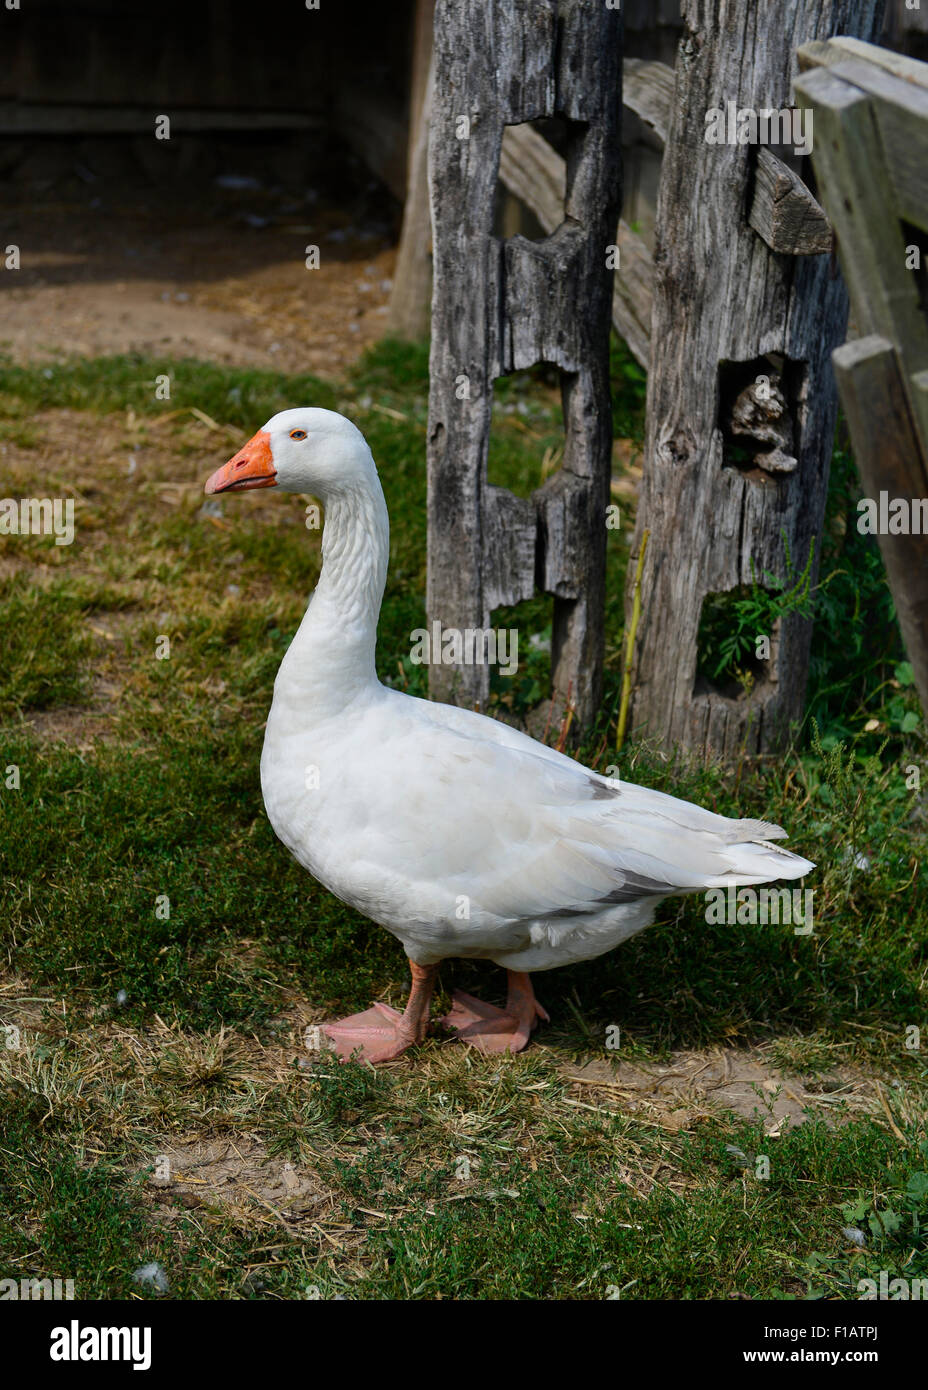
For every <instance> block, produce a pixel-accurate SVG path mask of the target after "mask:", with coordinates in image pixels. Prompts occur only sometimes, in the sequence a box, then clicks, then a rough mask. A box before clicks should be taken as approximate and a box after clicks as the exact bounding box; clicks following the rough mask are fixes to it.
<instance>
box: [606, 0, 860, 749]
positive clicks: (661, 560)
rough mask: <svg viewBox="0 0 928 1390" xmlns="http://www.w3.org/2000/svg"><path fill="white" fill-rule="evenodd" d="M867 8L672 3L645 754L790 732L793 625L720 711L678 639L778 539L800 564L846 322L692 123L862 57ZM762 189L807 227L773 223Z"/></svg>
mask: <svg viewBox="0 0 928 1390" xmlns="http://www.w3.org/2000/svg"><path fill="white" fill-rule="evenodd" d="M880 8H881V5H880V0H795V2H794V3H792V4H790V5H789V6H787V7H783V13H782V14H781V13H780V11H779V10H778V14H777V17H776V19H775V20H774V19H773V18H772V16H771V14H770V7H769V6H768V5H767V4H765V3H762V0H741V3H740V4H738V5H718V4H716V3H715V0H683V20H684V26H685V27H684V32H683V35H682V37H681V40H680V45H679V50H678V56H677V63H676V68H675V74H676V86H675V93H674V101H673V107H672V113H671V120H670V128H669V131H668V133H667V140H666V145H665V149H664V158H663V165H662V170H661V183H660V194H659V199H658V212H657V246H656V250H655V271H656V274H655V285H654V304H653V318H652V335H651V361H650V371H649V378H648V425H647V438H646V445H645V459H644V479H643V486H642V494H641V499H640V504H639V510H638V529H637V537H638V538H639V539H640V536H641V535H642V533H643V532H644V531H645V530H648V531H650V544H649V547H648V563H647V565H646V567H645V575H644V585H643V612H642V618H641V623H640V626H639V629H638V640H637V651H636V663H635V690H634V694H633V704H632V728H633V729H634V730H635V731H636V732H637V733H638V734H644V735H646V736H650V737H652V738H654V739H655V741H656V742H658V743H659V744H661V745H663V746H665V747H671V746H672V745H674V744H681V745H683V746H685V747H688V748H691V749H696V750H700V751H701V752H706V753H707V752H708V751H709V750H712V751H713V752H715V753H716V754H718V755H721V756H723V757H731V756H733V755H735V754H737V753H738V752H739V751H741V750H742V749H743V748H746V749H747V751H748V753H757V752H762V751H767V750H771V749H773V748H775V747H776V746H777V745H778V743H780V742H781V741H782V740H783V739H784V737H785V736H786V734H787V732H788V729H789V726H790V723H791V722H792V721H794V720H797V719H799V717H800V716H801V714H802V708H803V700H804V694H805V683H806V677H807V672H808V661H809V646H810V638H811V624H810V623H809V621H808V620H806V619H804V618H802V617H801V616H800V615H798V614H796V613H792V614H789V615H787V616H785V617H783V618H781V619H780V621H779V622H778V624H777V625H776V630H775V631H773V632H771V633H767V634H757V636H762V635H766V636H767V637H768V638H769V639H770V655H769V659H768V660H766V661H762V662H758V668H759V669H758V670H757V672H756V673H755V675H754V683H753V685H752V686H751V685H749V683H748V682H745V687H746V688H745V689H742V690H741V691H740V692H738V691H737V688H736V689H735V690H732V689H725V688H713V686H712V684H711V682H709V681H708V680H705V679H703V678H700V677H698V676H697V650H698V649H697V636H698V631H699V626H700V618H701V615H702V612H703V605H704V601H705V600H706V599H707V598H708V597H710V596H712V595H720V594H724V593H726V592H729V591H731V590H733V589H737V588H738V587H739V586H741V585H749V584H751V582H752V577H753V575H754V574H756V575H757V577H758V579H760V577H761V576H762V575H763V573H764V571H767V570H769V571H771V572H773V573H775V574H777V575H780V576H782V575H783V574H784V568H785V547H784V536H785V538H786V542H787V544H788V546H789V551H790V555H791V558H792V560H793V562H794V564H795V565H796V566H797V568H798V569H799V570H801V569H802V567H803V565H804V563H805V561H806V560H807V558H808V555H809V549H810V544H811V543H812V542H813V540H814V541H815V542H816V546H817V543H818V540H819V539H820V537H821V534H822V525H823V518H824V508H825V496H826V489H827V482H828V470H829V463H830V457H831V448H832V436H833V433H834V424H835V412H836V407H837V396H836V391H835V386H834V377H833V375H832V370H831V361H830V358H831V351H832V349H833V348H834V347H835V346H836V345H837V344H838V343H840V342H841V341H842V340H843V338H844V333H845V325H846V320H847V295H846V291H845V288H844V285H843V283H842V282H841V280H840V279H839V278H838V277H836V275H835V270H834V267H833V265H832V264H831V258H830V256H828V255H825V254H809V252H810V250H811V251H813V252H815V251H820V249H821V246H822V244H827V243H823V241H822V238H821V226H822V219H821V217H820V216H819V213H820V209H819V211H818V213H817V212H816V211H815V208H814V207H813V206H812V204H813V203H814V200H812V199H811V195H809V194H808V190H807V189H805V188H804V185H803V183H802V180H801V179H799V178H798V177H797V176H796V175H795V171H794V170H790V168H789V165H788V163H784V161H782V160H780V159H779V158H778V156H777V154H776V152H775V151H771V150H768V151H766V152H765V153H763V154H760V153H759V150H760V146H759V145H758V144H757V143H754V144H750V143H728V141H727V139H726V142H725V143H710V142H709V141H708V140H707V138H706V136H707V133H708V113H709V112H710V111H711V110H719V109H720V110H721V111H722V113H723V115H724V118H725V122H726V123H727V120H728V116H729V107H728V103H730V102H731V103H734V106H735V108H736V109H737V110H741V109H750V110H753V111H754V112H755V113H759V112H762V111H763V110H764V109H767V110H771V109H773V110H781V109H783V108H787V107H789V106H790V105H791V99H790V84H791V79H792V77H793V74H794V71H795V57H794V55H795V50H796V48H797V46H798V45H799V44H801V43H805V42H807V41H808V40H811V39H816V38H824V37H827V36H828V35H829V34H830V33H833V32H834V31H835V30H836V29H840V30H842V31H845V32H847V31H850V32H852V33H857V34H861V35H863V36H864V37H868V38H869V37H871V36H872V35H873V34H874V32H875V31H876V26H877V21H878V19H879V11H880ZM742 128H744V127H742ZM748 130H749V127H748ZM778 188H781V189H782V190H783V191H784V193H785V195H786V196H787V197H788V199H789V200H790V202H791V203H795V202H796V200H797V199H798V205H799V206H800V207H801V205H802V203H803V202H804V201H806V202H807V203H808V207H809V215H808V216H806V215H805V214H803V215H800V216H796V215H794V212H793V211H790V214H789V215H788V216H785V217H780V216H774V213H775V211H776V207H775V205H776V202H777V200H778V194H777V189H778ZM752 194H753V196H752ZM765 377H766V378H768V383H765V382H764V381H763V378H765ZM775 378H778V380H776V381H775V380H774V379H775ZM816 558H817V552H816ZM752 566H753V569H752ZM633 572H634V566H630V567H629V573H630V574H632V573H633ZM816 573H817V566H814V567H813V579H814V578H815V575H816ZM630 604H631V593H630V592H627V595H626V611H628V610H629V608H630Z"/></svg>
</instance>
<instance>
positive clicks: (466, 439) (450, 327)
mask: <svg viewBox="0 0 928 1390" xmlns="http://www.w3.org/2000/svg"><path fill="white" fill-rule="evenodd" d="M434 83H435V86H434V92H435V97H434V105H433V111H432V120H431V130H430V154H429V170H430V190H431V209H432V234H433V249H434V290H433V300H432V347H431V387H430V396H429V426H428V525H429V559H428V596H427V606H428V613H429V619H430V624H431V623H433V622H435V621H436V620H437V621H438V622H440V623H441V625H442V627H443V629H449V628H451V629H456V630H457V631H459V632H464V631H466V630H468V629H470V630H485V629H487V628H488V627H489V626H490V623H491V615H492V613H493V610H494V609H495V608H497V607H500V606H504V605H513V604H517V603H519V602H521V601H523V600H525V599H527V598H530V597H531V596H532V595H533V593H534V592H535V591H536V588H537V589H541V590H543V591H544V592H546V593H549V594H553V595H554V622H553V637H552V673H553V696H554V700H555V704H556V706H560V707H561V708H563V707H564V705H565V704H566V702H567V698H568V691H569V692H570V701H571V704H572V705H573V706H574V708H575V710H576V716H577V721H578V723H583V722H585V721H587V720H589V719H590V717H591V716H592V714H593V713H594V711H595V709H596V706H597V703H598V700H599V694H600V680H601V669H602V641H603V580H604V567H605V542H606V529H605V508H606V505H607V502H608V489H609V475H610V453H611V411H610V398H609V380H608V339H609V322H610V298H611V285H610V273H609V271H608V270H607V268H606V265H607V257H606V248H607V247H608V245H609V244H610V243H611V242H612V241H613V238H614V235H615V227H616V221H617V217H618V203H619V172H618V162H619V161H618V143H617V122H618V113H619V106H620V99H621V97H620V85H621V82H620V72H619V16H618V13H617V11H616V10H614V9H607V8H606V6H605V5H604V4H602V3H601V0H531V3H528V0H439V3H438V5H437V7H436V12H435V27H434ZM550 116H560V117H562V118H563V120H564V122H565V123H566V130H567V140H568V149H567V158H566V169H565V187H564V191H563V200H562V202H561V206H560V208H559V209H558V208H557V207H556V201H557V199H556V197H555V200H554V203H553V204H552V218H551V221H552V223H555V222H556V225H555V226H553V227H552V230H551V234H550V235H548V236H546V237H545V238H544V239H543V240H541V241H536V242H533V241H529V240H527V239H526V238H525V237H522V236H514V237H511V238H508V239H500V238H498V237H496V236H494V235H493V217H494V204H495V198H496V187H497V177H498V171H499V169H500V155H501V149H502V146H503V132H504V128H506V127H507V126H509V127H511V126H516V127H517V126H519V125H522V124H524V123H525V122H529V121H534V120H538V119H540V118H542V117H550ZM538 362H548V363H552V364H554V365H555V366H557V367H558V368H560V371H561V379H562V395H563V404H564V432H565V438H564V455H563V463H562V466H561V468H560V470H559V471H558V472H557V473H556V474H554V475H553V476H552V477H551V478H549V479H548V481H547V482H546V483H545V485H544V486H543V487H542V488H540V489H539V490H538V491H537V492H536V493H535V494H534V495H533V497H532V498H531V499H523V498H518V497H515V496H514V495H513V494H512V493H510V492H508V491H506V490H505V489H501V488H497V487H491V486H489V485H488V483H487V480H486V463H487V454H488V445H489V436H490V423H491V412H492V402H493V382H494V380H495V379H496V378H498V377H500V376H503V375H505V374H507V373H510V372H513V371H519V370H521V369H523V368H527V367H531V366H533V365H534V364H535V363H538ZM432 659H433V664H432V666H431V670H430V683H431V689H432V691H433V693H434V694H435V695H437V696H438V697H440V698H444V699H453V700H455V701H456V702H457V703H459V704H466V705H469V706H477V707H478V708H479V707H481V706H482V705H483V704H484V703H485V702H486V699H487V695H488V690H489V669H488V667H487V666H486V665H485V664H478V663H471V664H466V663H465V664H461V665H457V666H444V665H440V664H435V653H434V652H433V653H432Z"/></svg>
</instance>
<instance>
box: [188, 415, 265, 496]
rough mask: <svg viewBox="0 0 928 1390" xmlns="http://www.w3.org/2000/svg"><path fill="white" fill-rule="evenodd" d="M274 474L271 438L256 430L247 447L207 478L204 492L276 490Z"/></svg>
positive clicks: (245, 445) (243, 447)
mask: <svg viewBox="0 0 928 1390" xmlns="http://www.w3.org/2000/svg"><path fill="white" fill-rule="evenodd" d="M276 485H277V470H276V469H275V467H274V455H273V454H272V453H271V436H270V435H269V434H268V432H267V430H258V433H257V434H255V435H252V437H251V439H249V441H248V443H247V444H244V445H243V446H242V448H241V449H239V451H238V453H237V454H234V455H233V456H232V458H230V459H229V462H228V463H224V464H223V465H222V467H221V468H217V469H216V472H215V473H214V474H213V475H212V477H211V478H207V480H206V487H205V488H204V489H203V491H204V492H210V493H212V492H248V491H250V489H251V488H256V487H276Z"/></svg>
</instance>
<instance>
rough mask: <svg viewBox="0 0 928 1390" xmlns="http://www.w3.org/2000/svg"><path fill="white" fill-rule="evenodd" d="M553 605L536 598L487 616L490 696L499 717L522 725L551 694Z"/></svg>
mask: <svg viewBox="0 0 928 1390" xmlns="http://www.w3.org/2000/svg"><path fill="white" fill-rule="evenodd" d="M554 604H555V600H554V598H553V597H552V596H551V595H550V594H536V595H535V596H534V597H533V598H530V599H527V600H526V601H525V602H524V603H519V604H512V605H510V606H508V607H504V608H494V609H493V610H492V612H491V613H490V630H491V631H492V633H493V634H494V640H495V647H496V650H495V661H494V663H493V664H492V665H491V667H490V696H491V699H492V700H493V701H494V704H495V706H496V713H497V716H498V717H499V716H501V717H502V718H504V719H506V718H507V717H509V716H511V717H512V720H513V722H514V723H517V724H522V723H524V721H525V720H526V718H528V717H529V716H530V713H531V711H532V710H536V709H537V708H538V706H540V705H541V704H542V701H546V700H547V698H548V696H549V694H550V692H551V641H552V631H553V627H554ZM490 655H494V653H493V652H492V650H491V651H490Z"/></svg>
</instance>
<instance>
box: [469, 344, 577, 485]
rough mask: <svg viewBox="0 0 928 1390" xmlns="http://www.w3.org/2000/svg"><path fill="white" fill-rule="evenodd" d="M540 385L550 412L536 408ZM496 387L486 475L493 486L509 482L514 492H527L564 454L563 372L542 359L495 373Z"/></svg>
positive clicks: (546, 476) (544, 479) (541, 482)
mask: <svg viewBox="0 0 928 1390" xmlns="http://www.w3.org/2000/svg"><path fill="white" fill-rule="evenodd" d="M539 387H542V388H543V389H544V391H545V395H546V396H547V398H548V399H547V404H548V407H549V410H550V411H551V414H550V416H549V415H547V414H542V413H541V412H540V411H539V409H538V404H537V400H538V395H537V393H538V388H539ZM523 388H524V389H523ZM492 391H493V416H492V423H491V428H490V439H489V447H488V450H487V461H486V475H485V476H486V481H487V483H488V484H489V486H490V487H504V488H508V490H509V491H510V492H512V493H514V494H515V496H516V497H524V498H529V497H531V496H532V493H533V492H534V491H535V490H536V488H540V487H541V486H542V484H543V483H544V482H546V481H547V479H548V478H549V477H550V476H551V474H552V473H554V472H555V471H556V470H557V469H558V468H559V467H560V463H561V459H562V458H563V454H564V415H563V409H562V405H561V373H560V371H559V369H558V368H557V367H555V366H552V365H551V363H550V362H539V363H538V364H537V365H536V366H534V367H527V368H525V369H523V370H522V371H518V372H508V373H507V374H506V375H505V376H502V377H497V378H496V380H495V381H494V382H493V385H492Z"/></svg>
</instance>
